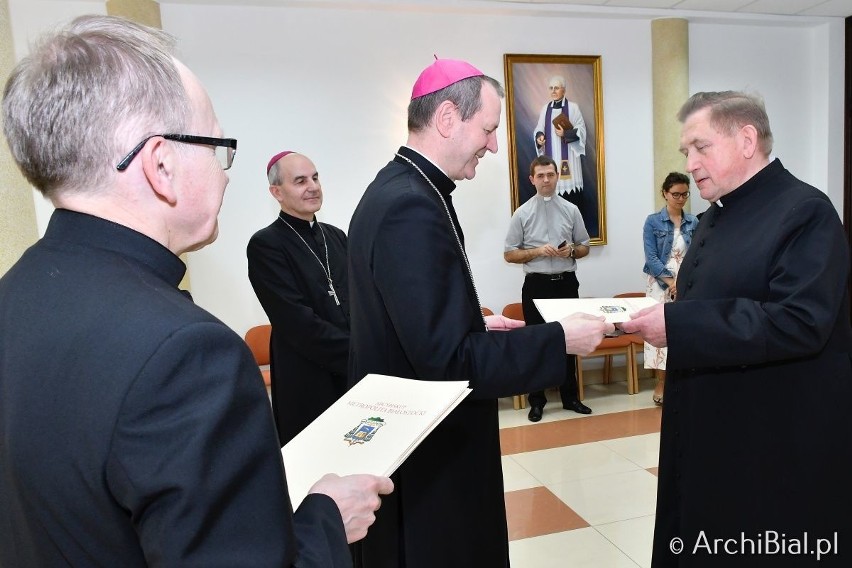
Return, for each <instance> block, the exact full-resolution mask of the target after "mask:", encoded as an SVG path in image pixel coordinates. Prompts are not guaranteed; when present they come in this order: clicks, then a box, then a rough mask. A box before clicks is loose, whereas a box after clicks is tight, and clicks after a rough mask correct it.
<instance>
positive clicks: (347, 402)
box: [281, 375, 471, 510]
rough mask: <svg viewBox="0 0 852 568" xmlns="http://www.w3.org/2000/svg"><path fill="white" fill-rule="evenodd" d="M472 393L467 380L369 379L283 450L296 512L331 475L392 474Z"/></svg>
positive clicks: (382, 376)
mask: <svg viewBox="0 0 852 568" xmlns="http://www.w3.org/2000/svg"><path fill="white" fill-rule="evenodd" d="M470 392H471V390H470V389H469V388H468V383H467V381H421V380H415V379H402V378H399V377H389V376H386V375H367V376H366V377H364V378H363V379H361V381H359V382H358V383H357V384H356V385H355V386H353V387H352V388H351V389H349V391H348V392H347V393H346V394H345V395H343V396H342V397H341V398H340V399H338V400H337V401H336V402H335V403H334V404H332V405H331V406H330V407H329V408H328V410H326V411H325V412H323V413H322V414H321V415H320V416H319V417H317V419H316V420H314V421H313V422H311V424H309V425H308V427H307V428H305V429H304V430H302V431H301V432H300V433H299V434H298V435H297V436H296V437H295V438H293V439H292V440H290V442H289V443H288V444H287V445H286V446H284V447H283V448H281V455H282V456H283V457H284V468H285V470H286V472H287V486H288V487H289V490H290V501H291V502H292V503H293V509H294V510H295V509H297V508H298V506H299V504H300V503H301V502H302V500H303V499H304V498H305V496H306V495H307V494H308V490H309V489H310V488H311V486H312V485H313V484H314V483H316V482H317V481H318V480H319V479H320V478H321V477H322V476H323V475H325V474H326V473H336V474H338V475H350V474H354V473H372V474H374V475H390V474H391V473H393V472H394V471H396V468H397V467H399V465H400V464H401V463H402V462H403V461H405V458H407V457H408V456H409V455H410V454H411V452H412V451H414V448H416V447H417V445H418V444H420V442H421V441H422V440H423V439H424V438H425V437H426V436H427V435H428V434H429V432H431V431H432V430H433V429H434V428H435V426H437V425H438V424H439V423H440V422H441V420H443V419H444V418H445V417H446V416H447V415H448V414H449V413H450V412H451V411H452V410H453V409H454V408H455V407H456V406H457V405H458V404H459V403H460V402H461V401H462V400H463V399H464V397H466V396H467V395H468V394H470Z"/></svg>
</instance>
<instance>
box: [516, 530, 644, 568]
mask: <svg viewBox="0 0 852 568" xmlns="http://www.w3.org/2000/svg"><path fill="white" fill-rule="evenodd" d="M509 558H510V560H511V563H512V568H566V567H570V568H637V566H638V564H636V563H635V562H633V561H632V560H631V559H630V558H629V557H628V556H627V555H626V554H624V553H623V552H622V551H621V550H619V549H618V547H617V546H615V545H614V544H612V543H611V542H610V541H609V540H607V539H606V538H604V537H603V535H601V534H600V533H599V532H598V531H596V530H595V529H594V528H591V527H589V528H584V529H576V530H573V531H566V532H561V533H556V534H550V535H545V536H539V537H534V538H525V539H522V540H516V541H512V542H510V543H509Z"/></svg>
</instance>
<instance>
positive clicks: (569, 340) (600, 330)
mask: <svg viewBox="0 0 852 568" xmlns="http://www.w3.org/2000/svg"><path fill="white" fill-rule="evenodd" d="M559 323H560V324H562V330H563V331H564V332H565V352H566V353H571V354H573V355H588V354H589V353H591V352H592V351H594V350H595V349H597V347H598V345H600V343H601V341H603V338H604V335H605V334H607V333H612V332H613V331H615V326H614V325H612V324H611V323H606V321H605V320H604V317H603V316H593V315H589V314H571V315H570V316H568V317H566V318H563V319H561V320H559Z"/></svg>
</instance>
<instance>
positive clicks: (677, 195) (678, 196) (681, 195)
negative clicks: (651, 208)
mask: <svg viewBox="0 0 852 568" xmlns="http://www.w3.org/2000/svg"><path fill="white" fill-rule="evenodd" d="M669 195H671V196H672V197H674V198H675V199H686V198H687V197H689V192H688V191H684V192H683V193H675V192H674V191H670V192H669Z"/></svg>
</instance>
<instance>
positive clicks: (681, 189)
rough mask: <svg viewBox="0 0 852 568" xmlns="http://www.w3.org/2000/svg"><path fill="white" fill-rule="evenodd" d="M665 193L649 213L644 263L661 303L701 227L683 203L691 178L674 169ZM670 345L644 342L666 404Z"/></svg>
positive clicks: (671, 295)
mask: <svg viewBox="0 0 852 568" xmlns="http://www.w3.org/2000/svg"><path fill="white" fill-rule="evenodd" d="M662 195H663V198H664V199H665V200H666V205H665V207H663V208H662V209H660V210H659V211H658V212H656V213H652V214H651V215H648V218H647V219H646V220H645V227H644V228H643V230H642V236H643V240H644V243H645V266H644V268H643V269H642V270H643V271H644V272H645V274H647V275H648V288H647V290H646V293H647V295H648V296H651V297H652V298H654V299H656V300H659V301H660V302H671V301H672V300H674V299H675V296H676V294H677V272H678V270H679V269H680V263H681V262H683V257H684V256H685V255H686V249H687V248H688V247H689V243H690V242H691V241H692V234H693V233H694V232H695V228H696V227H697V226H698V219H697V218H696V217H695V215H692V214H690V213H686V212H684V210H683V206H684V204H685V203H686V199H687V198H688V197H689V178H688V177H687V176H686V175H685V174H682V173H680V172H671V173H670V174H669V175H667V176H666V179H665V181H663V187H662ZM666 354H667V348H665V347H662V348H659V347H654V346H652V345H650V344H648V343H646V344H645V357H644V360H645V368H646V369H654V375H655V376H656V377H657V386H656V388H654V395H653V399H654V402H655V403H657V404H662V403H663V388H664V386H665V380H666V371H665V369H666Z"/></svg>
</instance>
